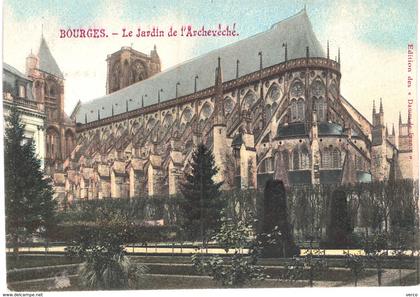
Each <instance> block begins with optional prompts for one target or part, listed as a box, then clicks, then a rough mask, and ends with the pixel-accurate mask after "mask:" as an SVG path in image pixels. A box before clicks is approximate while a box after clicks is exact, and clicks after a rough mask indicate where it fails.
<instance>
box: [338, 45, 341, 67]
mask: <svg viewBox="0 0 420 297" xmlns="http://www.w3.org/2000/svg"><path fill="white" fill-rule="evenodd" d="M338 64H341V58H340V48H338Z"/></svg>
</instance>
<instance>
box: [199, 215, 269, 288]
mask: <svg viewBox="0 0 420 297" xmlns="http://www.w3.org/2000/svg"><path fill="white" fill-rule="evenodd" d="M250 238H252V226H251V224H246V223H244V222H242V221H240V222H237V223H234V222H233V221H232V220H228V219H225V218H222V226H221V228H220V231H219V232H218V233H217V234H216V235H215V236H214V237H213V239H214V240H215V241H216V242H217V243H218V244H219V245H220V246H222V247H223V248H224V249H225V251H226V252H228V251H229V249H234V254H233V255H230V256H228V258H227V261H224V260H223V259H222V257H220V256H211V257H205V256H203V255H201V254H194V255H192V257H191V259H192V263H193V266H194V268H195V269H196V271H198V272H199V273H203V274H207V275H209V276H211V277H212V278H213V279H214V280H215V281H216V282H218V283H220V284H221V285H222V286H223V287H233V288H239V287H243V286H245V285H246V284H248V283H249V282H250V281H252V280H263V279H265V277H266V275H265V274H264V273H263V268H262V267H260V266H257V265H256V263H257V259H258V256H259V253H258V249H257V248H256V244H255V243H254V242H253V240H252V239H250ZM245 247H248V248H250V253H249V254H248V255H246V254H242V253H241V250H242V249H243V248H245Z"/></svg>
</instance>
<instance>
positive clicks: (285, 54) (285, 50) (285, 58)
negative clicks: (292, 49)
mask: <svg viewBox="0 0 420 297" xmlns="http://www.w3.org/2000/svg"><path fill="white" fill-rule="evenodd" d="M283 47H284V61H287V42H284V43H283Z"/></svg>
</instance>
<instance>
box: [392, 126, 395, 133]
mask: <svg viewBox="0 0 420 297" xmlns="http://www.w3.org/2000/svg"><path fill="white" fill-rule="evenodd" d="M392 136H395V127H394V123H392Z"/></svg>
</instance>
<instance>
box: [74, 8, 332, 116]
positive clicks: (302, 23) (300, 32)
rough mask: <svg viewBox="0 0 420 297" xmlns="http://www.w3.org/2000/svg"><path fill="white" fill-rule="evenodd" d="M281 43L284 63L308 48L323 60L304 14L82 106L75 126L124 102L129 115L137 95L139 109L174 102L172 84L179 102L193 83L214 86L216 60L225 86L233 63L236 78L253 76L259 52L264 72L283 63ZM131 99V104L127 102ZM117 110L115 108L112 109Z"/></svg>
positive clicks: (118, 111)
mask: <svg viewBox="0 0 420 297" xmlns="http://www.w3.org/2000/svg"><path fill="white" fill-rule="evenodd" d="M283 43H287V48H288V59H295V58H302V57H306V47H309V51H310V55H311V56H312V57H324V56H325V54H324V51H323V49H322V47H321V45H320V43H319V41H318V39H317V38H316V36H315V33H314V32H313V30H312V25H311V23H310V21H309V17H308V15H307V14H306V10H302V11H300V12H299V13H297V14H296V15H294V16H292V17H289V18H287V19H285V20H283V21H280V22H278V23H276V24H274V25H273V26H272V27H271V28H270V29H269V30H267V31H265V32H262V33H259V34H256V35H254V36H251V37H249V38H246V39H243V40H240V41H237V42H234V43H232V44H230V45H227V46H224V47H222V48H219V49H216V50H213V51H211V52H209V53H207V54H204V55H202V56H199V57H197V58H194V59H191V60H188V61H185V62H183V63H181V64H178V65H176V66H174V67H172V68H169V69H167V70H165V71H163V72H160V73H159V74H156V75H154V76H152V77H150V78H148V79H146V80H143V81H140V82H138V83H135V84H133V85H131V86H128V87H126V88H124V89H121V90H119V91H116V92H114V93H111V94H108V95H106V96H103V97H101V98H97V99H94V100H91V101H89V102H85V103H82V104H81V106H80V108H79V109H78V110H77V111H76V121H77V122H79V123H84V122H85V114H86V118H87V121H88V122H92V121H95V120H97V118H98V117H97V111H98V110H100V113H101V118H106V117H109V116H111V114H112V105H114V114H115V115H117V114H121V113H124V112H126V103H125V102H126V101H129V104H128V105H129V110H134V109H137V108H140V107H141V97H142V95H147V97H146V96H145V97H144V106H149V105H152V104H155V103H157V102H158V90H160V89H163V92H160V99H161V101H167V100H170V99H173V98H174V97H175V88H176V83H177V82H179V83H180V85H179V86H178V95H179V96H184V95H188V94H191V93H193V92H194V78H195V77H196V75H197V76H198V79H197V90H198V91H199V90H203V89H206V88H208V87H211V86H213V85H214V70H215V69H216V67H217V58H218V57H220V58H221V68H222V70H223V73H222V75H223V78H224V80H225V81H228V80H232V79H235V78H236V61H237V60H239V76H243V75H246V74H249V73H252V72H255V71H257V70H259V67H260V58H259V56H258V53H259V52H262V62H263V67H269V66H272V65H275V64H278V63H281V62H283V61H284V49H283ZM130 99H131V101H130ZM116 104H118V105H116Z"/></svg>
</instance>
